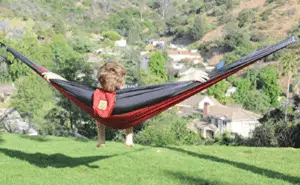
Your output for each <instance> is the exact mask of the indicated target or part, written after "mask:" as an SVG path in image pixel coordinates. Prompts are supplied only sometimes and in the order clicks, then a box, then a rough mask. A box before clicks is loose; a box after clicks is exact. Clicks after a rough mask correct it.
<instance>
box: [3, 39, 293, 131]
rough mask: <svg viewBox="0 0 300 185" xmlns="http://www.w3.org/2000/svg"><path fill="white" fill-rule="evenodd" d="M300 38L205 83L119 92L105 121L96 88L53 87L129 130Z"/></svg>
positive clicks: (256, 54)
mask: <svg viewBox="0 0 300 185" xmlns="http://www.w3.org/2000/svg"><path fill="white" fill-rule="evenodd" d="M298 39H299V37H298V36H293V37H290V38H288V39H286V40H284V41H281V42H278V43H276V44H274V45H271V46H268V47H266V48H264V49H261V50H258V51H255V52H254V53H252V54H250V55H248V56H246V57H243V58H241V59H239V60H237V61H235V62H233V63H231V64H229V65H225V66H223V67H222V68H219V69H215V70H213V71H212V72H210V73H209V80H208V81H207V82H205V83H200V82H196V81H186V82H169V83H165V84H159V85H145V86H139V87H134V88H125V89H121V90H118V91H117V92H116V101H115V105H114V108H113V111H112V113H111V115H110V116H108V117H105V118H104V117H100V116H99V115H97V114H95V111H94V110H93V95H94V92H95V91H96V88H92V87H87V86H84V85H81V84H79V83H76V82H72V81H63V80H57V79H56V80H55V79H54V80H50V84H51V85H52V86H53V87H55V88H56V89H57V90H58V91H60V93H62V94H63V95H65V96H66V97H67V98H68V99H70V100H71V101H73V102H74V103H75V104H76V105H77V106H79V107H80V108H81V109H82V110H84V111H86V112H87V113H89V114H90V115H91V116H92V117H94V118H95V119H96V120H99V121H101V122H102V123H103V124H104V125H105V126H107V127H110V128H114V129H125V128H130V127H133V126H136V125H138V124H140V123H142V122H144V121H146V120H148V119H149V118H151V117H153V116H155V115H157V114H159V113H161V112H163V111H165V110H167V109H169V108H170V107H172V106H174V105H176V104H178V103H179V102H181V101H183V100H185V99H187V98H189V97H191V96H193V95H195V94H197V93H199V92H200V91H202V90H204V89H206V88H208V87H210V86H211V85H213V84H215V83H217V82H219V81H220V80H223V79H225V78H227V77H228V76H230V75H232V74H234V73H236V72H238V71H239V70H241V69H243V68H245V67H246V66H248V65H250V64H252V63H254V62H256V61H258V60H260V59H262V58H264V57H266V56H268V55H270V54H272V53H274V52H276V51H278V50H280V49H283V48H285V47H287V46H289V45H291V44H293V43H295V42H296V41H297V40H298ZM1 46H3V47H5V48H6V50H7V51H8V52H10V53H11V54H12V55H14V56H15V57H16V58H18V59H20V60H21V61H22V62H24V63H25V64H26V65H28V66H29V67H30V68H31V69H32V70H34V71H35V72H36V73H37V74H39V75H40V76H42V73H43V72H47V71H48V70H47V69H45V68H43V67H42V66H39V65H37V64H35V63H34V62H33V61H32V60H30V59H28V58H26V57H25V56H24V55H22V54H21V53H19V52H18V51H16V50H14V49H13V48H11V47H9V46H7V45H5V44H3V43H1Z"/></svg>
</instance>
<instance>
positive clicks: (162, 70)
mask: <svg viewBox="0 0 300 185" xmlns="http://www.w3.org/2000/svg"><path fill="white" fill-rule="evenodd" d="M149 72H150V73H151V74H153V75H155V76H157V77H159V78H161V79H162V80H167V72H166V59H165V57H164V55H163V53H162V52H161V51H154V52H153V53H152V54H151V56H150V59H149Z"/></svg>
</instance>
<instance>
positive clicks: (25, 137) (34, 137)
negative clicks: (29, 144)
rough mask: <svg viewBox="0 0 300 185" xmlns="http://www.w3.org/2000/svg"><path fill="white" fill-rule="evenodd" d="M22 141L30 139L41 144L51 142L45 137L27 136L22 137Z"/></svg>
mask: <svg viewBox="0 0 300 185" xmlns="http://www.w3.org/2000/svg"><path fill="white" fill-rule="evenodd" d="M20 137H21V138H22V139H29V140H32V141H39V142H45V141H50V139H49V138H47V137H44V136H26V135H20Z"/></svg>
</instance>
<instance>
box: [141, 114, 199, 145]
mask: <svg viewBox="0 0 300 185" xmlns="http://www.w3.org/2000/svg"><path fill="white" fill-rule="evenodd" d="M135 142H137V143H139V144H144V145H154V146H165V145H182V144H199V143H200V142H201V138H200V136H198V135H197V134H195V133H193V132H191V131H189V130H188V128H187V121H186V120H184V119H182V118H180V117H178V116H176V114H175V113H172V112H165V113H162V114H161V115H158V116H156V117H155V118H152V119H151V120H150V121H149V122H148V123H147V124H146V125H145V128H144V129H143V130H142V131H141V132H139V133H138V134H137V135H136V136H135Z"/></svg>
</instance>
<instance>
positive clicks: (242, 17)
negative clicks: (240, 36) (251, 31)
mask: <svg viewBox="0 0 300 185" xmlns="http://www.w3.org/2000/svg"><path fill="white" fill-rule="evenodd" d="M255 19H256V16H255V11H254V10H253V9H244V10H242V11H241V12H240V13H239V15H238V17H237V20H238V21H239V24H238V25H239V27H244V26H245V25H246V24H251V23H253V22H255Z"/></svg>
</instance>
